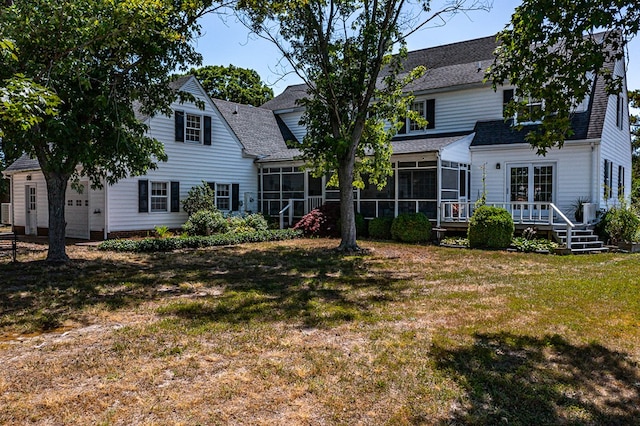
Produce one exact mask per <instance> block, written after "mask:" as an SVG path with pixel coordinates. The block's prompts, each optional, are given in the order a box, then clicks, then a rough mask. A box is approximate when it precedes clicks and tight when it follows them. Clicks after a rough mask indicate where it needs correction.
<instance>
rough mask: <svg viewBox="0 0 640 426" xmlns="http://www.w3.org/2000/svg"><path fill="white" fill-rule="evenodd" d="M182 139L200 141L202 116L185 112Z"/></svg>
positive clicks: (192, 141) (193, 141)
mask: <svg viewBox="0 0 640 426" xmlns="http://www.w3.org/2000/svg"><path fill="white" fill-rule="evenodd" d="M184 141H185V142H191V143H201V141H202V117H201V116H199V115H195V114H188V113H187V114H186V119H185V132H184Z"/></svg>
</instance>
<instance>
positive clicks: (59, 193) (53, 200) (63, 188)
mask: <svg viewBox="0 0 640 426" xmlns="http://www.w3.org/2000/svg"><path fill="white" fill-rule="evenodd" d="M45 179H46V181H47V192H48V199H49V200H48V201H49V252H48V253H47V262H50V263H65V262H68V261H69V257H68V256H67V252H66V248H65V240H64V237H65V229H66V227H67V223H66V221H65V219H64V205H65V199H66V192H67V182H68V181H69V176H68V175H65V174H61V173H56V172H49V173H45Z"/></svg>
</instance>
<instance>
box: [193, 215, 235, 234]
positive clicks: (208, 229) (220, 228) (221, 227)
mask: <svg viewBox="0 0 640 426" xmlns="http://www.w3.org/2000/svg"><path fill="white" fill-rule="evenodd" d="M182 229H183V230H184V231H185V232H186V233H187V234H189V235H211V234H216V233H224V232H227V231H228V229H229V224H228V223H227V220H226V219H225V218H224V216H223V215H222V213H220V212H219V211H218V210H199V211H197V212H195V213H194V214H193V215H192V216H191V217H190V218H189V220H187V222H186V223H185V224H184V225H182Z"/></svg>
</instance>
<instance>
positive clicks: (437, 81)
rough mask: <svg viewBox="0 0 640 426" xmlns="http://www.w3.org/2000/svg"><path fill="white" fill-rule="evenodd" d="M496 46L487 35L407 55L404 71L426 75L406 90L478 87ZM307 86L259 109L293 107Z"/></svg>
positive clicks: (293, 89) (289, 90)
mask: <svg viewBox="0 0 640 426" xmlns="http://www.w3.org/2000/svg"><path fill="white" fill-rule="evenodd" d="M497 46H498V44H497V42H496V36H488V37H483V38H478V39H474V40H467V41H462V42H459V43H451V44H445V45H442V46H437V47H430V48H427V49H420V50H414V51H412V52H408V53H407V58H406V59H405V61H404V66H403V68H404V70H405V71H406V72H409V71H411V70H413V69H414V68H415V67H417V66H420V65H423V66H425V67H426V68H427V72H426V73H425V75H423V76H422V77H421V78H419V79H417V80H416V81H414V82H413V83H412V84H411V85H409V86H407V90H411V91H415V92H419V91H423V90H432V89H439V88H444V87H452V86H459V85H466V84H480V83H482V80H483V78H484V70H485V69H486V68H487V67H488V66H489V65H491V63H492V62H493V58H494V55H493V52H494V50H495V49H496V47H497ZM478 62H480V68H482V69H481V71H478V68H479V67H478ZM385 75H387V72H386V70H384V69H383V70H382V71H381V72H380V78H379V81H381V79H382V78H383V77H384V76H385ZM307 87H308V86H307V85H306V84H297V85H295V86H289V87H287V88H286V89H285V90H284V92H282V93H281V94H280V95H278V96H276V97H275V98H273V99H271V100H270V101H268V102H267V103H265V104H264V105H262V106H263V107H264V108H269V109H272V110H274V111H278V110H283V109H290V108H295V107H296V106H297V105H296V101H297V100H298V99H301V98H303V97H305V96H306V95H307Z"/></svg>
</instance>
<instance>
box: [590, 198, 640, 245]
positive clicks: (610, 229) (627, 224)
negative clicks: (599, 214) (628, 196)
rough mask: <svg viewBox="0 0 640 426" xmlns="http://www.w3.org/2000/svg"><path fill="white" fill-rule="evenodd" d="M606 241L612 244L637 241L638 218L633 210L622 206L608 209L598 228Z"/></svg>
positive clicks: (639, 228) (639, 225)
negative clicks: (602, 232) (602, 231)
mask: <svg viewBox="0 0 640 426" xmlns="http://www.w3.org/2000/svg"><path fill="white" fill-rule="evenodd" d="M600 229H601V230H604V234H605V237H606V239H609V240H611V242H613V243H619V242H623V241H627V242H633V241H638V237H639V235H638V233H639V231H640V218H639V217H638V214H637V213H636V211H635V209H633V208H631V207H628V206H626V205H625V204H622V205H620V206H615V207H612V208H611V209H609V210H608V211H607V212H606V213H605V214H604V217H603V218H602V223H601V226H600Z"/></svg>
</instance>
